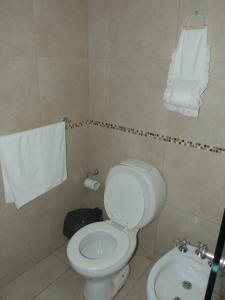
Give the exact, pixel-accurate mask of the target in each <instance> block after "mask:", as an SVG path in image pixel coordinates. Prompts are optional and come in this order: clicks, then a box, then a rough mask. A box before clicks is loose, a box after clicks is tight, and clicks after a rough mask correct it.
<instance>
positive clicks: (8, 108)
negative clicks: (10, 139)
mask: <svg viewBox="0 0 225 300" xmlns="http://www.w3.org/2000/svg"><path fill="white" fill-rule="evenodd" d="M0 82H1V84H0V99H1V111H0V120H1V129H0V132H1V134H2V135H4V134H8V133H13V132H15V131H20V130H26V129H29V128H33V127H35V126H37V125H40V116H41V115H40V102H39V91H38V77H37V69H36V61H35V59H32V58H1V57H0Z"/></svg>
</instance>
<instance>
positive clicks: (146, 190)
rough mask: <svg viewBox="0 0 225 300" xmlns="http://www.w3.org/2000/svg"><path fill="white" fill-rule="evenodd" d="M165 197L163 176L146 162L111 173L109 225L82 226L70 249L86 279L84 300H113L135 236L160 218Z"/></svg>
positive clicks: (107, 191)
mask: <svg viewBox="0 0 225 300" xmlns="http://www.w3.org/2000/svg"><path fill="white" fill-rule="evenodd" d="M165 193H166V189H165V183H164V180H163V178H162V176H161V174H160V173H159V171H158V170H157V169H156V168H154V167H153V166H151V165H149V164H147V163H145V162H143V161H139V160H133V159H132V160H131V159H129V160H125V161H122V162H121V163H120V164H119V165H117V166H114V167H112V168H111V169H110V170H109V173H108V175H107V178H106V184H105V193H104V205H105V210H106V213H107V215H108V217H109V220H107V221H103V222H97V223H92V224H90V225H87V226H85V227H83V228H82V229H80V230H79V231H78V232H76V233H75V234H74V235H73V237H72V238H71V240H70V241H69V243H68V246H67V256H68V259H69V261H70V263H71V266H72V268H73V269H74V270H75V271H76V272H78V273H79V274H81V275H83V276H84V277H85V278H86V285H85V288H84V298H85V299H86V300H111V299H112V298H113V297H114V296H115V295H116V294H117V292H118V291H119V290H120V288H121V287H122V286H123V285H124V283H125V281H126V279H127V277H128V275H129V265H128V262H129V260H130V259H131V257H132V255H133V253H134V250H135V248H136V245H137V232H138V230H139V229H140V228H142V227H143V226H145V225H147V224H148V223H150V222H151V221H152V220H154V219H155V218H156V216H157V215H158V214H159V213H160V211H161V209H162V206H163V204H164V202H165Z"/></svg>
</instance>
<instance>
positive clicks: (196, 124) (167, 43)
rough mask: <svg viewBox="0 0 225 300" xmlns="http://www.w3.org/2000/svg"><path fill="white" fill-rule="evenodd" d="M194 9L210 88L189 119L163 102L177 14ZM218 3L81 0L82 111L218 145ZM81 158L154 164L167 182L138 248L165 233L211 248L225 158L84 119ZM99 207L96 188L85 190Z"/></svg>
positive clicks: (221, 46)
mask: <svg viewBox="0 0 225 300" xmlns="http://www.w3.org/2000/svg"><path fill="white" fill-rule="evenodd" d="M195 10H199V11H200V12H201V13H203V14H206V15H207V17H208V19H209V43H210V45H211V50H212V61H211V64H210V77H209V86H208V89H207V91H206V93H205V95H204V100H203V105H202V109H201V113H200V116H199V118H198V119H192V118H188V117H184V116H181V115H179V114H177V113H172V112H169V111H167V110H166V109H165V108H164V105H163V101H162V97H163V92H164V89H165V86H166V80H167V74H168V67H169V63H170V58H171V53H172V50H173V48H174V47H175V46H176V43H177V39H178V37H179V33H180V29H181V26H182V24H183V22H184V19H185V18H186V17H187V16H189V15H190V14H192V13H193V12H194V11H195ZM224 18H225V2H224V1H222V0H215V1H211V0H169V1H165V0H138V1H136V0H123V1H121V0H89V19H88V20H89V64H90V65H89V70H90V73H89V87H90V92H89V93H90V106H89V118H91V119H93V120H98V121H103V122H110V123H113V124H118V125H121V126H127V127H131V128H135V129H136V128H137V129H142V130H145V131H151V132H154V133H158V134H163V135H168V136H171V137H176V138H180V139H184V140H189V141H193V142H200V143H202V144H203V145H204V144H209V145H213V146H218V147H223V148H224V147H225V134H224V132H225V101H224V94H225V72H224V70H225V27H224ZM89 153H90V155H89V165H90V167H91V168H95V167H97V168H99V169H100V171H101V174H100V179H101V181H102V182H103V183H104V179H105V176H106V174H107V170H108V168H109V167H110V166H112V165H114V164H117V163H118V162H119V161H120V160H121V159H124V158H126V157H134V158H138V159H143V160H145V161H147V162H149V163H152V164H153V165H155V166H156V167H157V168H158V169H159V170H160V171H161V173H162V174H163V176H164V178H165V181H166V184H167V200H166V206H165V208H164V209H163V211H162V213H161V215H160V217H159V218H158V219H157V220H155V221H154V222H153V224H151V225H149V226H147V227H145V228H144V229H143V230H142V231H141V233H140V236H139V239H140V244H141V245H142V247H143V249H144V250H145V251H146V254H148V255H153V254H156V253H158V254H160V253H164V252H165V251H167V250H168V249H170V248H171V247H173V240H174V239H176V238H183V237H186V238H187V239H188V240H190V241H191V242H192V243H197V241H198V240H201V241H204V242H207V243H208V244H209V247H210V248H213V247H214V245H215V241H216V239H217V234H218V229H219V224H220V219H221V216H222V213H223V209H224V206H225V184H224V182H225V156H224V155H223V154H215V153H210V152H208V151H203V150H196V149H193V148H190V147H185V146H182V145H179V144H173V143H165V142H162V141H158V140H155V139H146V138H145V137H141V136H138V135H134V134H129V133H124V132H121V131H117V130H112V129H107V128H101V127H98V126H94V127H93V126H91V128H90V142H89ZM91 196H92V201H93V205H94V204H95V203H96V204H99V205H101V206H102V204H103V202H102V197H103V187H102V188H101V190H100V191H99V192H98V193H93V192H92V193H91Z"/></svg>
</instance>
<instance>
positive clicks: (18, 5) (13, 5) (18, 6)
mask: <svg viewBox="0 0 225 300" xmlns="http://www.w3.org/2000/svg"><path fill="white" fill-rule="evenodd" d="M0 13H3V14H14V13H15V14H22V15H25V16H29V15H33V1H30V0H1V1H0Z"/></svg>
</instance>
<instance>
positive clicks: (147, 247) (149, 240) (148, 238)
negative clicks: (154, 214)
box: [138, 219, 158, 258]
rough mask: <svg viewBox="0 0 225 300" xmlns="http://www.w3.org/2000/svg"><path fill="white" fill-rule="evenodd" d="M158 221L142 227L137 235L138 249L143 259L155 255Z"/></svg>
mask: <svg viewBox="0 0 225 300" xmlns="http://www.w3.org/2000/svg"><path fill="white" fill-rule="evenodd" d="M157 226H158V219H156V220H154V221H153V222H152V223H150V224H148V225H146V226H145V227H143V228H142V229H141V230H140V231H139V234H138V241H139V247H140V249H141V250H142V253H143V254H144V255H145V257H148V258H152V257H154V254H155V250H156V249H155V243H156V237H157Z"/></svg>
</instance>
